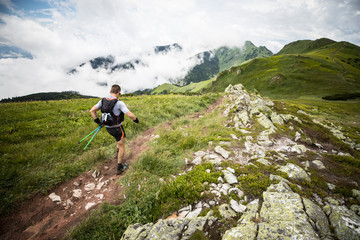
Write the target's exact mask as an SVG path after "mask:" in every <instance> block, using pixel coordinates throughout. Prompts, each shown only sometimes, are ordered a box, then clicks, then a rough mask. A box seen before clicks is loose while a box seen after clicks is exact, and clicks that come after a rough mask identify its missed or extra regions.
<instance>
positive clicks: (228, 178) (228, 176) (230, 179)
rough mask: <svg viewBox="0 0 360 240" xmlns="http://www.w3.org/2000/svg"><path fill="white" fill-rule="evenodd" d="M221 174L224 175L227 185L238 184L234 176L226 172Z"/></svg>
mask: <svg viewBox="0 0 360 240" xmlns="http://www.w3.org/2000/svg"><path fill="white" fill-rule="evenodd" d="M222 172H223V173H224V178H225V181H226V182H227V183H229V184H235V183H238V180H237V178H236V177H235V175H234V174H232V173H231V172H229V171H228V170H222Z"/></svg>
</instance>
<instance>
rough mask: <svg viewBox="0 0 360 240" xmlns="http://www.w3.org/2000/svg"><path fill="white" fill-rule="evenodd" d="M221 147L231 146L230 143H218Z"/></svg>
mask: <svg viewBox="0 0 360 240" xmlns="http://www.w3.org/2000/svg"><path fill="white" fill-rule="evenodd" d="M219 144H220V145H221V146H231V142H227V141H220V143H219Z"/></svg>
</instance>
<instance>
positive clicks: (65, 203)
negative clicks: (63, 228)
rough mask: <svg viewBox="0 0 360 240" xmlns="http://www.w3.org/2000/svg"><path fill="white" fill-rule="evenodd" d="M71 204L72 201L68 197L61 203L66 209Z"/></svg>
mask: <svg viewBox="0 0 360 240" xmlns="http://www.w3.org/2000/svg"><path fill="white" fill-rule="evenodd" d="M73 205H74V203H73V202H72V201H71V200H70V199H67V200H66V201H65V202H64V204H63V206H64V208H65V209H66V210H67V209H69V208H70V207H71V206H73Z"/></svg>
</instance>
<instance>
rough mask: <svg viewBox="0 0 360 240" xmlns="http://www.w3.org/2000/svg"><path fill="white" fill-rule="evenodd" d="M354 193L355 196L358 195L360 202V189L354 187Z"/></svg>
mask: <svg viewBox="0 0 360 240" xmlns="http://www.w3.org/2000/svg"><path fill="white" fill-rule="evenodd" d="M352 194H353V196H354V197H356V199H357V200H358V201H359V202H360V191H359V190H356V189H353V190H352Z"/></svg>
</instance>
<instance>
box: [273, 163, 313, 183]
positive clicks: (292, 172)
mask: <svg viewBox="0 0 360 240" xmlns="http://www.w3.org/2000/svg"><path fill="white" fill-rule="evenodd" d="M279 171H282V172H284V173H286V174H287V175H288V176H289V178H291V179H297V180H305V181H308V182H310V181H311V180H310V177H309V176H308V175H307V173H306V172H305V170H304V169H302V168H301V167H299V166H297V165H295V164H292V163H287V164H286V165H285V166H281V167H280V168H279Z"/></svg>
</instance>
